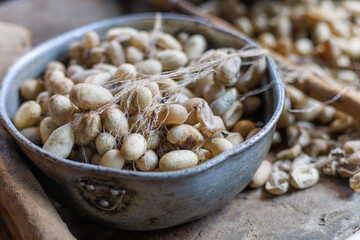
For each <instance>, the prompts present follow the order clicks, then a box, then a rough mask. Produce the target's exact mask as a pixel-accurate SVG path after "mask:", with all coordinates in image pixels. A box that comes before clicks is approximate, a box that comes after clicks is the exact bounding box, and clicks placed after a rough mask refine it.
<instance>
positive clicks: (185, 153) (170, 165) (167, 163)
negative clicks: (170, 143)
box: [159, 150, 199, 171]
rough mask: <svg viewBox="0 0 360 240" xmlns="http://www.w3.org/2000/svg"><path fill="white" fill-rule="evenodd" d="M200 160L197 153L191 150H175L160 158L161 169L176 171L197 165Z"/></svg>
mask: <svg viewBox="0 0 360 240" xmlns="http://www.w3.org/2000/svg"><path fill="white" fill-rule="evenodd" d="M198 162H199V160H198V157H197V156H196V154H195V153H193V152H192V151H189V150H175V151H171V152H168V153H166V154H165V155H164V156H162V157H161V158H160V162H159V167H160V170H161V171H176V170H180V169H185V168H189V167H193V166H196V165H197V164H198Z"/></svg>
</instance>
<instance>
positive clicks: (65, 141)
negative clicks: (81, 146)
mask: <svg viewBox="0 0 360 240" xmlns="http://www.w3.org/2000/svg"><path fill="white" fill-rule="evenodd" d="M74 140H75V137H74V131H73V129H72V126H71V124H67V125H64V126H62V127H59V128H57V129H56V130H55V131H53V132H52V133H51V135H50V137H49V139H48V140H47V141H46V143H45V144H44V147H43V148H44V150H46V151H48V152H49V153H52V154H54V155H55V156H58V157H62V158H67V157H68V156H69V154H70V152H71V149H72V148H73V146H74Z"/></svg>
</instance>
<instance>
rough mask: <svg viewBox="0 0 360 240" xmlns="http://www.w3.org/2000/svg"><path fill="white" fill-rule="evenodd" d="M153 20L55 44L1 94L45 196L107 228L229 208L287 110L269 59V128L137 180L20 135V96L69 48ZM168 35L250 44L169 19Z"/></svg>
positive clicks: (145, 226) (15, 70)
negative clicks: (199, 160)
mask: <svg viewBox="0 0 360 240" xmlns="http://www.w3.org/2000/svg"><path fill="white" fill-rule="evenodd" d="M154 16H155V15H154V14H134V15H127V16H123V17H118V18H112V19H108V20H103V21H100V22H96V23H93V24H90V25H87V26H84V27H81V28H78V29H75V30H73V31H71V32H68V33H66V34H63V35H60V36H59V37H56V38H54V39H51V40H49V41H47V42H45V43H43V44H42V45H40V46H39V47H37V48H35V49H34V50H32V51H31V52H30V53H28V54H27V55H26V56H24V57H23V58H21V59H20V60H19V61H18V62H17V63H16V64H15V65H14V66H12V67H11V68H10V70H9V72H8V74H7V75H6V77H5V79H4V81H3V83H2V86H1V89H0V115H1V122H2V124H3V126H4V127H5V129H6V130H7V131H8V132H9V134H10V135H11V136H12V137H13V138H14V139H15V140H16V141H17V143H18V145H19V146H20V148H21V149H22V150H23V151H24V152H25V154H26V155H27V156H28V157H29V158H30V159H31V160H32V162H33V163H34V164H35V165H36V166H37V167H38V168H39V169H40V170H41V171H42V172H43V173H44V174H43V175H44V176H45V177H44V178H41V179H40V180H41V183H42V184H43V186H44V187H45V189H46V191H48V192H49V193H50V194H52V195H53V196H54V197H55V198H56V199H58V200H60V201H61V202H63V203H65V204H66V205H67V206H69V207H71V208H72V209H74V210H76V211H77V212H78V213H81V214H82V215H86V216H89V217H91V218H92V219H94V220H96V221H99V222H101V223H103V224H106V225H108V226H114V227H118V228H123V229H131V230H152V229H161V228H166V227H171V226H175V225H178V224H181V223H184V222H188V221H191V220H193V219H197V218H199V217H201V216H205V215H207V214H209V213H210V212H212V211H214V210H216V209H217V208H219V207H221V206H223V205H224V204H226V203H227V202H228V201H229V200H230V199H232V198H233V197H234V196H235V195H236V194H238V193H239V192H240V191H241V190H242V189H243V188H245V187H246V185H247V184H248V183H249V182H250V180H251V177H252V175H253V174H254V173H255V171H256V169H257V168H258V167H259V165H260V163H261V162H262V160H263V158H264V157H265V155H266V153H267V151H268V149H269V148H270V144H271V140H272V136H273V133H274V131H275V125H276V122H277V120H278V119H279V116H280V114H281V111H282V109H283V103H284V90H283V86H282V83H281V79H280V78H279V76H278V74H277V71H276V67H275V65H274V62H273V61H272V60H271V59H270V58H267V61H268V72H267V77H266V79H264V83H266V82H270V81H273V83H274V84H273V87H272V88H271V89H270V90H268V91H267V92H266V93H265V94H264V99H265V105H266V106H263V108H264V111H265V119H264V120H265V121H266V125H265V126H264V127H263V128H262V130H261V131H260V132H259V133H258V134H256V135H255V136H254V137H252V138H251V139H249V140H247V141H245V142H243V143H242V144H240V145H238V146H235V147H234V148H233V149H231V150H229V151H227V152H224V153H222V154H220V155H218V156H216V157H215V158H213V159H211V160H209V161H207V162H205V163H203V164H200V165H198V166H195V167H192V168H189V169H184V170H179V171H174V172H134V171H129V170H116V169H109V168H105V167H101V166H96V165H90V164H83V163H79V162H74V161H71V160H66V159H62V158H59V157H56V156H53V155H51V154H49V153H47V152H46V151H44V150H43V149H42V148H40V147H38V146H36V145H34V144H33V143H31V142H30V141H29V140H27V139H26V138H25V137H24V136H22V135H21V134H20V132H19V131H18V130H17V129H16V128H15V127H14V125H13V123H12V122H11V119H12V118H13V117H14V115H15V113H16V111H17V109H18V107H19V93H18V89H19V87H20V86H21V83H22V82H23V81H25V80H26V79H29V78H34V77H37V76H39V75H40V74H42V73H43V71H44V70H45V67H46V64H47V63H48V62H49V61H51V60H55V59H57V60H64V59H65V58H66V51H67V48H68V46H69V44H70V43H71V42H73V41H75V40H80V39H82V36H83V35H84V34H85V33H86V32H87V31H90V30H94V31H97V32H98V33H99V35H100V36H104V35H105V32H106V30H107V29H109V28H111V27H114V26H130V27H134V28H136V29H143V30H150V29H152V27H153V25H154ZM162 17H163V28H164V31H166V32H170V33H177V32H179V31H181V30H183V31H187V32H191V33H200V34H203V35H204V36H205V37H206V38H207V39H208V40H209V42H210V45H211V46H212V47H234V48H240V47H242V46H244V44H245V43H250V44H254V43H253V42H251V40H249V39H248V38H246V37H244V36H242V35H240V34H235V33H231V32H229V31H226V30H224V29H220V28H217V27H214V26H212V25H211V24H209V23H207V22H205V21H203V20H201V19H198V18H193V17H188V16H184V15H177V14H163V15H162Z"/></svg>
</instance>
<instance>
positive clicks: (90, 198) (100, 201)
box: [77, 177, 127, 211]
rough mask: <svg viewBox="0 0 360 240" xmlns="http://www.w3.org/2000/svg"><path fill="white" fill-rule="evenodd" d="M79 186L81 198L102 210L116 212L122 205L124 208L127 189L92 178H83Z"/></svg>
mask: <svg viewBox="0 0 360 240" xmlns="http://www.w3.org/2000/svg"><path fill="white" fill-rule="evenodd" d="M77 185H78V189H79V191H80V194H81V196H82V197H83V198H84V199H85V200H86V201H87V202H88V203H89V204H90V205H93V206H95V207H96V208H98V209H100V210H104V211H114V210H116V209H118V207H119V206H120V205H122V206H124V202H125V200H126V193H127V190H126V189H125V188H122V187H121V188H120V187H117V186H115V185H114V184H111V183H106V182H104V181H101V180H97V179H94V178H90V177H87V178H82V179H81V180H80V181H79V182H78V184H77Z"/></svg>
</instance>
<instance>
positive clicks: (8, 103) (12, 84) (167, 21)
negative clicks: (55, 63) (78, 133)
mask: <svg viewBox="0 0 360 240" xmlns="http://www.w3.org/2000/svg"><path fill="white" fill-rule="evenodd" d="M154 21H155V20H154V14H134V15H129V16H126V17H118V18H114V19H108V20H104V21H101V22H96V23H93V24H90V25H87V26H84V27H81V28H78V29H75V30H73V31H71V32H68V33H66V34H63V35H60V36H59V37H56V38H54V39H52V40H49V41H47V42H45V43H43V44H42V45H40V46H39V47H37V48H35V49H34V50H32V51H31V52H30V53H29V54H27V55H26V56H25V57H23V58H22V59H21V60H20V61H18V62H17V63H16V64H15V65H14V66H13V67H12V68H11V69H10V71H9V73H8V74H7V76H6V77H5V79H4V81H3V83H2V87H1V90H0V114H1V117H2V120H3V123H4V125H5V127H6V128H7V129H8V130H10V132H11V134H12V135H13V136H14V137H15V138H17V139H18V140H19V139H20V140H21V141H22V142H24V143H25V144H27V145H29V146H31V147H33V148H36V149H37V150H39V151H43V150H42V149H41V148H39V147H37V146H36V145H34V144H32V143H31V142H30V141H28V140H27V139H25V137H23V136H22V135H21V134H20V133H19V131H17V130H16V128H15V127H14V125H13V124H12V122H11V119H12V118H13V117H14V116H15V113H16V111H17V109H18V107H19V104H20V98H19V88H20V86H21V84H22V82H24V81H25V80H27V79H30V78H36V77H38V76H40V75H41V74H42V73H43V72H44V70H45V67H46V65H47V63H48V62H50V61H52V60H60V61H64V60H65V59H66V57H67V49H68V47H69V45H70V44H71V43H72V42H74V41H80V40H81V39H82V38H83V35H84V34H85V33H86V32H88V31H90V30H93V31H96V32H97V33H98V34H99V35H100V37H102V38H104V36H105V33H106V31H107V30H108V29H109V28H111V27H115V26H128V27H133V28H136V29H139V30H150V29H152V28H153V26H154ZM162 24H163V30H164V31H165V32H168V33H172V34H175V33H178V32H180V31H186V32H189V33H199V34H202V35H204V36H205V37H206V39H207V40H208V42H209V46H210V47H211V48H220V47H233V48H242V47H244V46H245V45H248V46H249V45H251V46H256V45H255V44H254V43H253V42H252V41H251V40H249V39H248V38H246V37H244V36H242V35H238V34H234V33H230V32H228V31H226V30H221V29H219V28H216V27H213V26H211V25H210V24H209V23H207V22H204V21H203V20H200V19H196V18H192V17H188V16H183V15H177V14H162ZM267 61H268V74H267V77H266V79H265V81H264V84H266V83H268V82H270V81H272V82H274V83H275V84H274V85H273V87H272V88H271V89H269V90H268V91H266V92H265V93H263V99H264V100H265V101H264V104H263V106H262V108H263V110H264V111H263V113H264V118H263V120H264V121H265V123H266V125H265V127H264V128H263V129H262V131H260V132H259V133H258V134H257V135H256V136H254V137H253V138H252V140H251V141H246V142H244V143H242V144H240V145H238V146H236V147H235V148H234V149H233V150H230V151H228V153H224V154H222V155H223V158H225V157H226V154H234V152H240V151H243V150H245V149H246V148H247V147H248V146H249V145H251V144H254V143H255V142H256V141H257V139H258V138H261V136H263V135H265V134H267V133H268V131H270V129H271V127H272V126H273V125H274V124H275V123H276V121H277V119H278V118H279V116H280V113H281V110H282V107H283V101H284V93H283V87H282V83H281V80H280V78H279V76H278V75H277V72H276V67H275V64H274V63H273V62H272V60H271V59H269V58H268V59H267ZM43 152H44V151H43ZM54 159H58V158H56V157H54ZM216 159H218V158H216ZM214 160H215V159H212V160H210V161H208V162H205V163H203V164H201V165H199V166H196V167H194V168H199V167H200V166H201V168H206V167H207V166H210V165H211V164H215V163H214V162H213V163H209V162H212V161H214ZM62 161H64V160H62ZM218 161H220V160H218ZM92 167H94V166H92ZM122 171H126V170H122ZM181 171H182V170H181ZM184 171H188V170H184ZM140 174H143V173H140ZM153 174H157V173H153Z"/></svg>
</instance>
